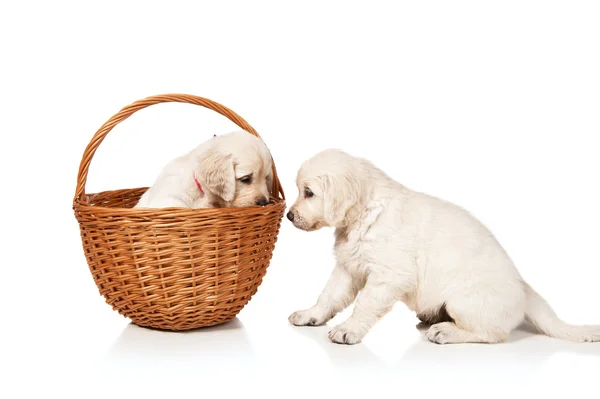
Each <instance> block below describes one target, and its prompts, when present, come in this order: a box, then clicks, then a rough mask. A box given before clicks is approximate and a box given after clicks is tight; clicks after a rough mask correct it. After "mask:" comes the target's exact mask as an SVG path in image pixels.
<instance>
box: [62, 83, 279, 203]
mask: <svg viewBox="0 0 600 399" xmlns="http://www.w3.org/2000/svg"><path fill="white" fill-rule="evenodd" d="M168 102H178V103H188V104H195V105H200V106H202V107H206V108H208V109H211V110H213V111H215V112H218V113H219V114H221V115H223V116H225V117H226V118H227V119H229V120H230V121H232V122H233V123H235V124H236V125H238V126H239V127H241V128H242V129H244V130H246V131H247V132H248V133H251V134H253V135H255V136H256V137H258V138H261V137H260V136H259V135H258V133H257V132H256V130H254V128H253V127H252V126H250V125H249V124H248V122H246V121H245V120H244V119H243V118H242V117H241V116H239V115H238V114H236V113H235V112H233V111H232V110H230V109H229V108H227V107H225V106H224V105H221V104H219V103H217V102H214V101H212V100H209V99H207V98H203V97H198V96H194V95H190V94H163V95H158V96H151V97H146V98H144V99H142V100H139V101H136V102H134V103H132V104H130V105H128V106H126V107H125V108H123V109H121V110H120V111H119V112H118V113H116V114H115V115H113V117H112V118H110V119H109V120H108V121H106V123H104V125H102V127H101V128H100V129H98V131H97V132H96V134H94V137H92V140H91V141H90V143H89V144H88V145H87V147H86V149H85V151H84V152H83V157H82V158H81V163H80V164H79V173H78V174H77V188H76V189H75V198H74V199H73V200H74V201H77V200H79V199H80V198H83V196H84V195H85V184H86V182H87V175H88V169H89V167H90V163H91V162H92V158H93V157H94V154H95V153H96V150H97V149H98V147H99V146H100V144H101V143H102V141H103V140H104V138H105V137H106V135H107V134H108V133H109V132H110V131H111V130H112V129H113V128H114V127H115V126H117V125H118V124H119V123H121V122H123V121H124V120H125V119H127V118H129V117H130V116H131V115H133V114H134V113H135V112H137V111H139V110H141V109H144V108H146V107H149V106H151V105H154V104H160V103H168ZM278 193H279V194H281V198H282V199H285V194H284V193H283V188H282V187H281V183H280V182H279V177H278V176H277V170H276V168H275V162H273V194H274V195H277V194H278Z"/></svg>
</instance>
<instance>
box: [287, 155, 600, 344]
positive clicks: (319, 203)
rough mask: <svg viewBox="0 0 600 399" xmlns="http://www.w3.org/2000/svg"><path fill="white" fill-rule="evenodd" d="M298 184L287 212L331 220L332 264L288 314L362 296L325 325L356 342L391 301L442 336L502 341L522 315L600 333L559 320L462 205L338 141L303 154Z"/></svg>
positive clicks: (301, 316)
mask: <svg viewBox="0 0 600 399" xmlns="http://www.w3.org/2000/svg"><path fill="white" fill-rule="evenodd" d="M297 185H298V189H299V191H300V195H299V197H298V199H297V200H296V202H295V203H294V205H293V206H292V207H291V209H290V213H289V214H288V218H290V219H293V223H294V225H295V226H296V227H298V228H300V229H303V230H309V231H310V230H315V229H318V228H321V227H324V226H331V227H334V228H335V255H336V259H337V264H336V266H335V268H334V270H333V272H332V275H331V278H330V279H329V281H328V282H327V284H326V286H325V288H324V290H323V292H322V294H321V295H320V296H319V298H318V300H317V303H316V304H315V305H314V306H313V307H311V308H309V309H306V310H301V311H298V312H295V313H293V314H292V315H291V316H290V317H289V320H290V322H291V323H292V324H294V325H297V326H304V325H322V324H324V323H326V322H327V321H329V320H330V319H331V318H333V316H335V315H336V314H337V313H338V312H340V311H341V310H343V309H345V308H346V307H348V306H349V305H350V304H351V303H352V302H354V300H355V298H356V297H357V296H358V299H356V302H355V307H354V310H353V313H352V314H351V316H350V317H349V318H348V319H347V320H346V321H344V322H343V323H341V324H339V325H337V326H335V327H333V329H332V330H331V331H330V332H329V338H330V339H331V340H332V341H333V342H337V343H343V344H355V343H358V342H360V341H361V340H362V339H363V337H364V336H365V335H366V334H367V332H368V331H369V330H370V329H371V327H373V326H374V325H375V323H377V321H378V320H379V319H380V318H381V317H382V316H384V315H385V314H386V313H387V312H388V311H389V310H390V309H391V308H392V306H393V305H394V303H396V302H397V301H401V302H403V303H405V304H406V305H407V306H408V307H409V308H410V309H412V310H413V311H415V312H416V313H417V314H418V316H419V318H421V319H422V320H424V321H425V322H428V323H429V324H430V326H429V327H428V330H427V332H426V337H427V339H429V340H430V341H432V342H435V343H438V344H452V343H463V342H479V343H497V342H502V341H505V340H506V339H507V337H508V336H509V334H510V332H511V331H512V330H513V329H514V328H515V327H516V326H517V325H518V324H520V323H521V322H522V320H523V319H524V318H527V319H528V320H529V321H530V322H531V323H532V324H533V325H534V326H535V327H537V329H538V330H539V331H541V332H542V333H544V334H547V335H549V336H552V337H555V338H560V339H564V340H569V341H574V342H597V341H600V326H574V325H570V324H567V323H565V322H563V321H561V320H560V319H559V318H558V317H557V316H556V315H555V313H554V312H553V311H552V309H551V308H550V306H549V305H548V304H547V303H546V302H545V301H544V299H542V297H540V295H538V294H537V293H536V292H535V291H534V290H533V289H532V288H531V287H530V286H529V285H528V284H527V283H526V282H524V281H523V279H522V278H521V276H520V274H519V272H518V271H517V269H516V268H515V266H514V265H513V263H512V261H511V259H510V258H509V256H508V255H507V254H506V252H505V251H504V249H503V248H502V246H501V245H500V244H499V243H498V242H497V241H496V239H495V238H494V236H493V235H492V234H491V233H490V232H489V231H488V229H487V228H486V227H485V226H484V225H482V224H481V223H480V222H479V221H477V220H476V219H475V218H474V217H473V216H471V215H470V214H469V213H468V212H467V211H465V210H463V209H461V208H460V207H458V206H456V205H453V204H451V203H448V202H446V201H443V200H441V199H438V198H435V197H432V196H430V195H427V194H423V193H419V192H415V191H412V190H410V189H408V188H407V187H405V186H403V185H401V184H400V183H398V182H396V181H394V180H392V179H391V178H390V177H388V176H387V175H386V174H385V173H384V172H383V171H381V170H379V169H378V168H376V167H375V166H374V165H373V164H372V163H370V162H368V161H367V160H364V159H361V158H356V157H353V156H350V155H348V154H346V153H344V152H342V151H339V150H326V151H323V152H321V153H319V154H317V155H316V156H314V157H313V158H311V159H309V160H308V161H306V162H305V163H304V164H303V165H302V167H301V168H300V170H299V172H298V176H297ZM311 194H312V196H311ZM359 292H360V293H359Z"/></svg>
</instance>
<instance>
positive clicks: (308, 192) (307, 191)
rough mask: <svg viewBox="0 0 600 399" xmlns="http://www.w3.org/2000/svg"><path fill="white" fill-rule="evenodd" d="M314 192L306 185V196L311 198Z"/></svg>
mask: <svg viewBox="0 0 600 399" xmlns="http://www.w3.org/2000/svg"><path fill="white" fill-rule="evenodd" d="M313 195H314V194H313V192H312V191H310V188H308V187H306V188H305V189H304V198H310V197H312V196H313Z"/></svg>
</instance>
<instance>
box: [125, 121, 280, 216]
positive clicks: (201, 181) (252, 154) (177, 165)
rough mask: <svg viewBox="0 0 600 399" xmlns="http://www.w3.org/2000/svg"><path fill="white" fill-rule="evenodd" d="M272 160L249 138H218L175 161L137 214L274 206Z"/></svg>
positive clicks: (259, 142) (245, 134)
mask: <svg viewBox="0 0 600 399" xmlns="http://www.w3.org/2000/svg"><path fill="white" fill-rule="evenodd" d="M272 187H273V171H272V158H271V155H270V153H269V149H268V148H267V146H266V145H265V143H264V142H263V141H262V140H261V139H259V138H258V137H256V136H254V135H252V134H250V133H248V132H246V131H236V132H232V133H228V134H225V135H223V136H215V137H213V138H211V139H210V140H208V141H206V142H204V143H202V144H201V145H200V146H198V147H197V148H196V149H194V150H192V151H191V152H189V153H187V154H185V155H183V156H181V157H178V158H176V159H174V160H173V161H171V162H170V163H169V164H168V165H167V166H166V167H165V168H164V169H163V170H162V172H161V173H160V175H159V176H158V178H157V179H156V182H155V183H154V185H152V187H150V188H149V189H148V190H147V191H146V192H145V193H144V195H142V197H141V198H140V200H139V202H138V203H137V205H136V206H135V208H170V207H178V208H225V207H242V206H252V205H260V206H264V205H267V204H268V203H269V199H270V196H271V189H272Z"/></svg>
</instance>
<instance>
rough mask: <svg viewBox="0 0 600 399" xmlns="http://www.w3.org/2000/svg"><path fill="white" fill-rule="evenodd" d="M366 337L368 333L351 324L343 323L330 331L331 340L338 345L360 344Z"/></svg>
mask: <svg viewBox="0 0 600 399" xmlns="http://www.w3.org/2000/svg"><path fill="white" fill-rule="evenodd" d="M365 335H366V331H365V330H364V329H362V328H360V327H358V326H353V325H352V324H350V323H342V324H340V325H337V326H335V327H333V328H332V329H331V331H329V339H330V340H331V342H335V343H336V344H345V345H354V344H358V343H359V342H360V341H361V340H362V339H363V338H364V336H365Z"/></svg>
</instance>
